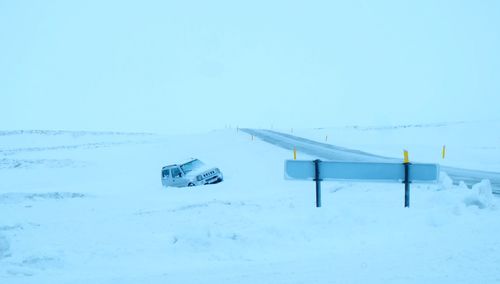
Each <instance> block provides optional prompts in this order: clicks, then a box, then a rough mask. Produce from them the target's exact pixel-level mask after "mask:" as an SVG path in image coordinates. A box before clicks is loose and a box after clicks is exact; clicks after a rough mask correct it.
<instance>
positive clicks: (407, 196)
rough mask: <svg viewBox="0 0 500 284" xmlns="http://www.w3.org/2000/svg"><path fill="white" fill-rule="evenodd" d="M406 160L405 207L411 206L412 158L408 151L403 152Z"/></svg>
mask: <svg viewBox="0 0 500 284" xmlns="http://www.w3.org/2000/svg"><path fill="white" fill-rule="evenodd" d="M403 155H404V160H403V165H404V167H405V179H404V181H403V182H404V184H405V208H407V207H410V158H409V157H408V151H406V150H404V152H403Z"/></svg>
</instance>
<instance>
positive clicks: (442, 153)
mask: <svg viewBox="0 0 500 284" xmlns="http://www.w3.org/2000/svg"><path fill="white" fill-rule="evenodd" d="M441 157H443V159H444V158H445V157H446V145H443V150H442V151H441Z"/></svg>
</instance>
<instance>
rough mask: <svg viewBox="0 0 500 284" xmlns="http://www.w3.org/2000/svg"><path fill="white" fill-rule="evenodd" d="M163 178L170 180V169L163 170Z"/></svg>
mask: <svg viewBox="0 0 500 284" xmlns="http://www.w3.org/2000/svg"><path fill="white" fill-rule="evenodd" d="M161 176H162V177H164V178H169V177H170V169H163V171H162V172H161Z"/></svg>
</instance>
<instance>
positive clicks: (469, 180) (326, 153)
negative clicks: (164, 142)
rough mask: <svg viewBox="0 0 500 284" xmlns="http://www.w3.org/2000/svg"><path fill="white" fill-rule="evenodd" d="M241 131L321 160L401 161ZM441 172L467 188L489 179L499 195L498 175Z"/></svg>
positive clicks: (299, 139) (258, 131)
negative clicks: (462, 182)
mask: <svg viewBox="0 0 500 284" xmlns="http://www.w3.org/2000/svg"><path fill="white" fill-rule="evenodd" d="M242 131H244V132H246V133H248V134H250V135H254V136H255V137H258V138H260V139H262V140H263V141H265V142H268V143H271V144H273V145H276V146H279V147H281V148H285V149H293V148H294V147H295V148H296V149H297V151H300V152H302V153H306V154H308V155H311V156H315V157H318V158H321V159H328V160H335V161H358V162H394V161H401V159H396V158H389V157H383V156H378V155H374V154H370V153H366V152H362V151H359V150H352V149H348V148H343V147H338V146H333V145H330V144H325V143H320V142H316V141H313V140H309V139H305V138H302V137H298V136H294V135H289V134H285V133H281V132H277V131H272V130H265V129H242ZM441 171H443V172H446V173H447V174H448V176H450V177H451V178H452V179H453V180H454V181H455V182H459V181H464V182H465V183H466V184H467V185H468V186H471V185H473V184H476V183H479V182H480V181H481V180H483V179H489V180H490V182H491V185H492V187H493V192H494V193H496V194H500V173H495V172H486V171H477V170H469V169H460V168H454V167H446V166H441Z"/></svg>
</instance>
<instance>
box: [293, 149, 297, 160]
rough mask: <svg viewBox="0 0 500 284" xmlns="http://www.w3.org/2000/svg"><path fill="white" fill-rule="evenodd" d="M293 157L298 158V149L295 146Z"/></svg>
mask: <svg viewBox="0 0 500 284" xmlns="http://www.w3.org/2000/svg"><path fill="white" fill-rule="evenodd" d="M293 159H294V160H297V149H296V148H295V147H293Z"/></svg>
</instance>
